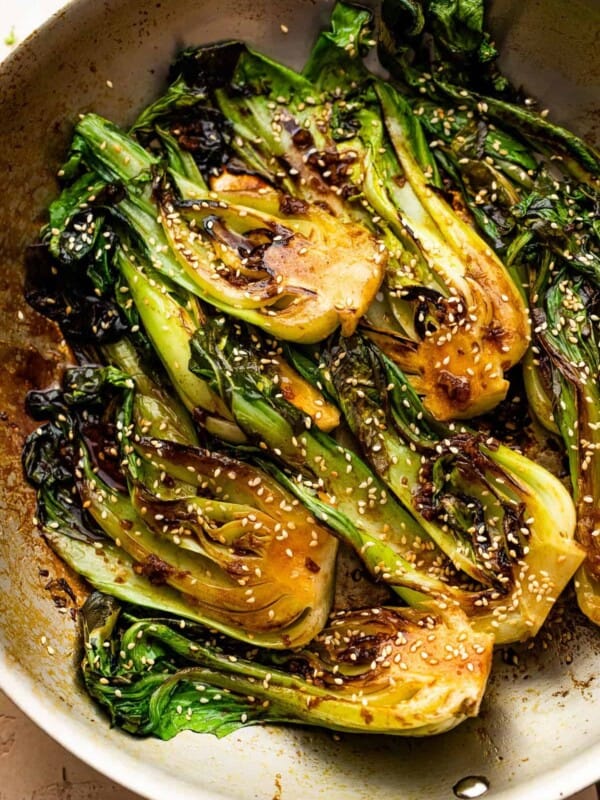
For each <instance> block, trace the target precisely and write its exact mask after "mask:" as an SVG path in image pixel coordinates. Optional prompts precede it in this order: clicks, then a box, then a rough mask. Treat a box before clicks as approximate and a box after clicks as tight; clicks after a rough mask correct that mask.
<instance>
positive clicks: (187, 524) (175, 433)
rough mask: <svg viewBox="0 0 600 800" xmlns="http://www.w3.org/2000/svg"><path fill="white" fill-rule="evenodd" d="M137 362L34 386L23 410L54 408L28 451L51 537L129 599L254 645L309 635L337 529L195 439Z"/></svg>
mask: <svg viewBox="0 0 600 800" xmlns="http://www.w3.org/2000/svg"><path fill="white" fill-rule="evenodd" d="M126 356H127V353H126V354H125V357H122V358H121V360H122V362H125V360H126ZM131 361H132V359H131V360H130V363H131ZM135 366H136V373H134V374H135V377H134V379H133V380H132V378H130V377H129V376H128V375H127V374H125V373H122V372H119V371H118V370H116V369H115V368H113V367H106V368H97V369H93V368H73V369H71V370H68V371H67V372H66V373H65V378H64V384H63V390H62V391H59V390H50V391H48V392H38V393H34V394H32V395H30V397H29V408H30V411H31V412H32V413H34V414H35V415H36V416H38V417H42V416H44V417H50V419H51V421H50V422H48V423H47V424H46V425H44V426H42V428H40V429H39V430H38V431H37V432H35V433H34V434H32V436H31V437H30V438H29V440H28V442H27V445H26V448H25V453H24V463H25V469H26V473H27V475H28V477H29V479H30V480H31V481H32V482H33V483H34V484H35V485H36V486H38V516H39V518H40V521H41V523H42V525H43V527H44V529H45V530H46V531H47V532H48V534H49V541H50V543H51V544H52V545H53V546H56V548H57V550H58V552H59V553H61V554H64V555H65V556H66V558H67V560H68V561H69V562H70V563H72V564H73V566H74V567H75V568H76V569H77V570H78V571H80V572H83V573H84V574H85V575H86V577H87V578H88V580H89V581H90V582H91V583H92V585H97V586H98V588H102V589H103V590H107V589H108V588H109V586H110V581H111V580H112V581H113V585H112V593H113V594H116V595H117V596H119V597H121V598H123V599H126V600H129V601H131V602H136V603H138V604H141V605H148V606H150V607H153V608H157V609H159V610H166V611H173V610H174V603H176V604H177V607H176V608H177V613H184V609H186V607H187V610H186V611H185V613H184V616H187V617H191V618H193V619H196V620H200V621H202V622H204V623H205V624H206V625H208V626H211V627H215V628H217V629H218V630H222V631H225V632H227V633H229V634H230V635H232V636H236V637H238V638H241V639H244V640H245V641H254V642H256V643H257V644H261V645H268V646H270V647H290V646H295V645H300V644H303V643H305V642H307V641H309V640H310V639H311V638H312V637H313V636H314V635H315V634H316V633H317V632H318V631H319V630H320V629H321V628H322V627H323V625H324V624H325V622H326V620H327V615H328V613H329V608H330V604H331V600H332V588H333V566H334V561H335V554H336V543H335V540H334V539H333V538H332V537H331V536H330V534H329V533H328V532H327V531H326V530H324V529H323V528H322V526H320V525H319V524H318V523H317V522H316V521H315V520H314V519H312V517H311V516H310V514H309V513H308V512H307V511H306V510H305V509H304V508H303V507H302V506H300V505H299V504H298V503H297V501H295V500H294V498H293V497H292V496H291V495H289V494H288V493H287V492H286V491H285V490H284V489H283V488H282V487H280V486H279V485H278V484H277V483H276V482H275V480H274V479H273V478H272V477H270V476H269V475H267V474H265V473H264V472H263V471H261V470H260V469H256V468H254V467H252V466H250V465H248V464H245V463H242V462H239V461H236V460H234V459H232V458H229V457H227V456H225V455H223V454H220V453H212V452H209V451H207V450H203V449H201V448H198V447H197V446H195V444H194V441H195V434H192V436H190V432H189V429H190V422H189V420H187V419H186V416H185V412H184V411H183V409H182V408H181V407H178V406H177V405H175V406H174V405H173V402H172V400H171V398H169V396H168V393H167V392H165V391H162V390H161V389H160V387H158V386H157V385H156V384H155V383H154V382H153V381H152V379H151V378H150V376H148V375H143V376H140V374H139V372H138V371H137V370H139V364H138V365H135ZM134 381H135V387H136V388H135V391H134V389H133V385H134ZM156 437H161V438H156ZM165 437H168V438H165ZM186 438H187V439H188V441H189V440H190V439H191V443H190V444H187V443H185V439H186ZM182 440H184V441H182ZM165 464H167V465H168V466H167V467H166V466H165ZM173 473H174V474H173ZM59 534H60V537H62V539H59ZM65 537H66V539H71V540H75V542H76V544H74V543H72V542H69V541H65V540H64V538H65ZM107 540H108V541H107ZM110 540H112V544H111V542H110ZM106 543H107V544H108V547H106V548H105V544H106ZM92 548H96V549H97V550H98V556H99V558H98V574H96V570H95V567H94V565H93V564H91V563H90V561H91V559H90V551H91V549H92ZM132 573H133V575H132ZM135 576H143V577H144V578H145V579H146V582H145V585H144V586H143V587H142V589H141V591H140V587H141V585H142V582H141V581H140V580H139V579H138V578H136V577H135ZM155 587H156V592H155V591H154V588H155ZM165 587H170V589H174V590H176V591H175V593H174V592H172V591H166V592H165V591H164V588H165Z"/></svg>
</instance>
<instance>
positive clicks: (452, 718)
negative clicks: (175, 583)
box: [83, 594, 491, 739]
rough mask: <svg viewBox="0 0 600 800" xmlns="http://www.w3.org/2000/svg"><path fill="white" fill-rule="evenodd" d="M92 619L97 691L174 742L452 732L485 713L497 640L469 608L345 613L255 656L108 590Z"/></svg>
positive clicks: (89, 652) (122, 717)
mask: <svg viewBox="0 0 600 800" xmlns="http://www.w3.org/2000/svg"><path fill="white" fill-rule="evenodd" d="M83 624H84V639H85V648H86V652H85V659H84V662H83V675H84V680H85V683H86V686H87V689H88V691H89V692H90V694H92V695H93V696H94V697H96V699H97V700H98V701H99V702H100V703H101V704H102V705H104V706H105V707H106V708H107V709H108V711H109V713H110V715H111V719H112V721H113V723H115V724H118V725H120V726H121V727H123V728H124V729H125V730H127V731H129V732H130V733H136V734H139V735H148V734H150V733H152V734H154V735H155V736H159V737H160V738H162V739H170V738H171V737H172V736H174V735H175V734H177V733H178V732H179V731H181V730H186V729H188V730H194V731H198V732H202V733H214V734H215V735H217V736H225V735H227V734H228V733H231V732H232V731H234V730H236V729H238V728H241V727H243V726H245V725H256V724H264V723H268V722H275V723H282V722H302V723H305V724H309V725H319V726H325V727H328V728H332V729H333V730H339V731H348V732H360V733H392V734H397V735H404V736H407V735H410V736H427V735H431V734H434V733H441V732H442V731H446V730H449V729H450V728H453V727H454V726H455V725H457V724H458V723H459V722H461V721H462V720H463V719H465V718H466V717H470V716H474V715H476V714H477V712H478V709H479V704H480V702H481V698H482V695H483V690H484V688H485V684H486V681H487V676H488V673H489V669H490V666H491V644H490V641H491V640H490V637H487V636H483V635H481V634H474V633H473V632H472V631H471V629H470V628H469V626H468V624H467V623H466V621H465V619H464V617H463V616H462V615H461V614H460V613H445V614H441V613H440V612H439V611H427V610H423V611H416V610H414V609H405V608H373V609H368V610H360V611H354V612H346V613H339V614H337V615H335V616H334V617H333V618H332V620H331V623H330V625H329V627H327V628H326V629H325V630H323V631H322V632H321V633H320V634H319V635H318V636H317V637H316V638H315V640H314V641H313V642H312V643H311V644H310V645H307V646H306V647H304V648H302V649H300V650H295V651H294V652H291V653H278V654H275V653H269V652H268V651H262V652H260V653H259V652H258V651H256V650H254V651H252V652H246V653H244V652H243V651H241V650H240V648H239V647H235V648H232V643H231V642H230V641H229V642H228V641H227V640H225V639H215V638H214V637H210V638H208V637H207V632H206V630H205V629H203V628H201V627H199V626H197V625H190V624H189V623H186V624H181V621H180V620H176V619H175V620H173V619H168V618H167V619H162V618H156V619H154V618H144V617H140V616H139V615H137V614H133V613H132V612H130V611H123V610H121V608H120V607H119V605H118V604H117V603H116V602H115V601H114V600H113V599H112V598H110V597H107V596H105V595H100V594H93V595H92V596H91V597H90V598H89V599H88V601H87V603H86V605H85V606H84V608H83ZM424 639H426V640H427V644H426V645H425V644H424Z"/></svg>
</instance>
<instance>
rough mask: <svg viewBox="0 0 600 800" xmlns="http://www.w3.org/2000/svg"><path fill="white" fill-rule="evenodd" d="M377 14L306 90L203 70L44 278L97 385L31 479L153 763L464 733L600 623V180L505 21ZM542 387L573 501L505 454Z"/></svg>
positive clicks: (221, 55)
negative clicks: (158, 758) (512, 398)
mask: <svg viewBox="0 0 600 800" xmlns="http://www.w3.org/2000/svg"><path fill="white" fill-rule="evenodd" d="M375 19H376V17H375V15H374V14H373V13H371V11H369V10H367V9H364V8H360V7H358V6H353V5H350V4H348V3H344V2H337V3H336V4H335V5H334V7H333V9H332V14H331V21H330V25H329V27H328V28H327V29H326V30H323V31H322V32H321V34H320V35H319V36H318V37H317V40H316V42H315V44H314V46H313V49H312V51H311V53H310V55H309V58H308V60H307V62H306V64H305V66H304V69H303V70H302V71H301V72H296V71H294V70H292V69H290V68H288V67H286V66H284V65H282V64H279V63H277V62H275V61H273V60H272V59H270V58H268V57H266V56H264V55H262V54H260V53H257V52H256V51H254V50H252V49H251V48H250V47H248V46H247V45H246V44H244V43H243V42H238V41H229V42H223V43H219V44H215V45H209V46H205V47H198V48H190V49H188V50H185V51H183V52H182V53H181V54H180V55H179V56H178V57H177V59H176V61H175V63H174V64H173V66H172V69H171V72H170V81H171V83H170V85H169V86H168V88H167V90H166V92H165V93H164V94H163V95H162V96H160V97H158V98H157V99H156V100H155V101H154V102H153V103H152V104H151V105H150V106H148V107H147V108H146V109H143V110H142V111H141V113H140V114H139V116H138V118H137V120H136V121H135V122H134V124H133V125H132V126H131V128H129V130H128V131H125V130H123V129H121V128H119V127H117V126H116V125H114V124H113V123H112V122H110V121H108V120H106V119H104V118H102V117H100V116H98V115H96V114H93V113H88V114H85V115H83V116H82V117H81V118H80V120H79V122H78V123H77V125H76V127H75V131H74V136H73V140H72V144H71V149H70V152H69V154H68V158H67V161H66V163H65V164H64V166H63V169H62V170H61V171H60V173H59V174H60V176H61V181H62V191H61V192H60V194H59V196H58V197H57V198H56V199H55V200H54V202H53V203H52V204H51V205H50V208H49V213H48V223H47V225H46V226H45V227H44V229H43V231H42V236H41V241H40V242H39V243H38V246H36V247H33V248H30V252H29V253H28V283H27V287H26V296H27V298H28V300H29V302H30V303H31V304H32V305H33V306H34V307H35V308H36V309H38V310H39V311H40V312H41V313H43V314H46V315H47V316H48V317H50V318H51V319H52V320H54V321H56V323H57V324H58V325H59V326H60V328H61V331H62V333H63V335H64V337H65V339H66V341H67V343H68V344H69V345H70V346H71V347H72V355H73V363H75V364H76V366H72V365H70V366H69V367H68V368H67V369H66V370H65V373H64V377H63V381H62V384H61V386H60V387H59V388H52V389H48V390H46V391H34V392H31V393H30V394H29V396H28V400H27V406H28V408H29V411H30V412H31V414H32V416H34V417H35V418H37V419H39V420H40V421H43V422H44V424H43V425H41V426H40V427H39V428H38V429H37V430H36V431H34V432H33V433H32V434H31V435H30V436H29V437H28V439H27V442H26V444H25V448H24V451H23V466H24V470H25V473H26V475H27V477H28V479H29V481H30V482H31V483H32V484H33V486H34V487H35V488H36V492H37V505H38V510H37V516H38V519H39V524H40V528H41V530H42V532H43V535H44V536H45V538H46V540H47V541H48V543H49V544H50V545H51V547H52V548H53V549H54V550H55V552H56V553H58V554H59V555H60V556H61V557H62V558H63V560H64V561H65V562H66V563H67V564H69V565H70V566H71V567H72V568H73V569H74V570H75V571H76V572H78V573H79V574H80V575H82V576H83V577H85V578H86V579H87V580H88V582H89V583H90V584H91V585H92V586H93V587H95V588H96V589H97V590H99V592H101V594H99V593H94V594H92V595H91V597H90V598H89V600H88V602H87V603H86V604H85V606H84V608H83V609H82V611H83V613H82V619H83V623H84V624H83V629H84V630H83V635H84V640H85V649H86V650H85V659H84V661H83V666H82V670H83V676H84V680H85V685H86V687H87V689H88V691H89V693H90V694H91V695H92V696H93V697H95V698H96V699H97V700H98V701H99V702H100V703H101V704H102V705H104V706H105V707H106V708H107V710H108V711H109V713H110V716H111V719H112V721H113V722H114V723H115V724H118V725H119V726H121V727H123V728H124V729H125V730H126V731H129V732H130V733H135V734H138V735H148V734H153V735H156V736H159V737H161V738H165V739H166V738H170V737H171V736H174V735H175V734H176V733H177V732H178V731H180V730H183V729H191V730H195V731H201V732H212V733H214V734H216V735H217V736H223V735H226V734H227V733H230V732H231V731H234V730H236V729H238V728H239V727H242V726H244V725H248V724H258V723H288V722H299V723H306V724H311V725H320V726H326V727H329V728H332V729H335V730H340V731H349V732H373V733H390V734H399V735H414V736H422V735H428V734H432V733H438V732H441V731H444V730H448V729H449V728H451V727H453V726H454V725H456V724H457V723H459V722H460V721H461V720H462V719H464V718H465V717H467V716H472V715H474V714H476V713H477V711H478V708H479V703H480V701H481V697H482V694H483V692H484V689H485V683H486V680H487V677H488V673H489V669H490V662H491V649H492V645H493V643H509V642H515V641H522V640H525V639H527V638H529V637H531V636H533V635H534V634H536V633H537V632H538V631H539V629H540V627H541V626H542V624H543V623H544V620H545V619H546V617H547V615H548V613H549V611H550V610H551V608H552V606H553V604H554V602H555V601H556V599H557V597H558V595H559V594H560V592H561V591H562V590H563V589H564V587H565V586H566V584H567V583H568V581H569V580H570V579H571V577H572V576H573V575H575V588H576V591H577V595H578V598H579V603H580V605H581V607H582V609H583V610H584V611H585V613H586V614H588V616H589V617H590V618H591V619H593V620H594V621H596V622H598V623H600V601H599V599H598V598H599V597H600V535H598V534H600V518H599V516H598V514H599V512H598V508H600V456H599V453H600V438H599V437H600V434H599V431H600V390H599V387H598V379H599V375H600V350H599V347H600V333H599V329H598V320H599V319H600V316H599V314H600V303H599V298H600V226H599V225H598V211H599V209H600V195H599V187H598V176H599V175H600V156H599V155H598V154H597V153H596V151H594V149H593V148H592V147H590V146H589V145H587V144H586V143H584V142H583V141H582V140H580V139H579V138H578V137H577V136H575V135H574V134H572V133H571V132H570V131H568V130H566V129H564V128H561V127H559V126H557V125H555V124H554V123H552V122H550V121H549V120H547V119H546V118H545V115H541V114H538V113H537V112H536V111H535V109H534V108H533V107H532V106H531V103H530V102H527V103H523V98H522V97H521V95H520V93H519V92H517V91H516V90H515V89H514V87H512V86H511V84H510V83H509V82H508V81H507V80H506V79H505V78H504V76H503V75H502V74H501V73H500V72H499V70H498V67H497V64H496V55H497V53H496V50H495V48H494V45H493V43H492V42H491V40H490V38H489V35H488V34H487V32H486V31H485V26H484V6H483V1H482V0H383V3H382V6H381V14H380V25H379V30H378V31H377V32H375V31H374V20H375ZM376 44H378V48H379V54H380V58H381V60H382V62H383V63H384V66H385V67H386V68H388V70H389V73H390V76H391V77H390V78H389V79H387V80H383V79H382V78H380V77H379V76H378V74H376V71H374V72H371V71H370V69H369V68H368V67H367V61H366V57H367V55H368V54H369V51H370V49H371V48H373V47H374V46H375V45H376ZM517 364H521V366H522V370H523V375H524V383H525V387H526V390H527V396H528V402H529V406H530V409H531V411H532V414H534V415H537V417H538V418H539V420H541V421H542V422H543V424H544V425H545V426H546V427H547V428H548V429H549V430H551V431H552V433H551V435H552V436H554V437H556V438H558V437H560V438H561V439H562V440H563V442H564V444H565V447H566V450H565V455H566V459H565V464H566V463H567V460H568V464H569V468H570V475H571V482H572V495H573V498H574V500H575V505H574V504H573V502H572V499H571V497H570V496H569V493H568V491H567V490H566V489H565V488H564V486H563V485H562V483H561V482H560V481H559V480H558V479H557V478H556V477H554V476H553V475H551V474H550V473H549V472H547V471H546V469H544V468H543V467H542V466H541V465H540V464H537V463H534V462H533V461H532V460H530V459H528V458H527V457H526V456H525V455H523V454H521V452H520V451H518V449H515V448H518V447H520V446H521V445H523V446H524V449H525V452H528V450H527V447H528V444H529V443H528V439H527V434H526V432H525V428H524V427H523V429H521V421H520V420H514V421H513V420H511V422H510V425H508V424H507V425H506V426H505V427H504V428H503V425H502V420H504V419H505V417H506V413H507V412H506V408H507V407H508V403H503V399H504V398H505V395H506V394H507V390H508V388H509V379H511V376H512V375H514V374H515V373H514V371H512V372H509V370H511V369H512V368H514V367H515V366H516V365H517ZM511 390H513V394H515V391H516V390H515V387H514V385H513V386H511ZM500 403H503V405H502V406H501V407H500V408H499V409H498V412H497V414H496V418H495V419H494V420H491V421H490V418H489V417H488V419H487V420H486V419H476V417H477V416H478V415H480V414H481V413H484V412H489V411H491V410H492V409H494V408H495V407H496V406H498V404H500ZM523 407H524V406H523ZM467 418H468V419H472V418H475V419H472V422H471V423H470V424H469V426H468V427H467V426H465V425H464V424H463V423H462V422H461V421H462V420H464V419H467ZM524 424H525V423H523V426H524ZM509 428H510V430H509ZM490 430H493V431H494V436H492V435H491V434H490V432H489V431H490ZM536 430H538V431H539V428H537V429H536ZM504 434H506V440H505V439H504ZM503 441H504V443H503ZM508 442H510V445H511V446H510V447H507V446H506V444H507V443H508ZM575 506H576V509H575ZM575 510H576V511H577V521H576V518H575ZM336 537H337V538H336ZM337 539H339V540H341V542H343V543H344V544H345V545H348V546H349V547H351V548H352V549H353V550H354V551H355V553H356V555H357V556H358V558H360V559H361V560H362V562H363V563H364V565H365V567H366V572H368V573H369V574H366V573H365V575H361V578H360V582H361V586H360V589H361V591H362V590H363V589H364V591H366V592H367V593H369V592H371V594H368V595H367V596H368V597H375V599H373V600H372V601H371V603H370V605H369V602H368V601H367V603H366V605H367V606H368V607H366V608H363V607H359V608H356V607H355V606H357V605H359V604H358V603H357V602H355V601H354V594H353V592H350V593H349V594H348V598H344V597H341V596H340V585H339V584H336V559H337V557H338V542H337ZM575 540H577V541H575ZM339 554H340V558H341V559H343V558H345V557H346V556H347V555H348V553H347V548H345V547H343V546H342V547H340V548H339ZM351 557H352V558H355V557H354V555H352V554H351ZM344 569H345V567H344V566H343V565H342V566H341V570H340V571H341V572H343V570H344ZM359 572H362V570H359ZM375 582H377V583H378V584H379V586H377V587H375V591H376V594H375V595H373V594H372V591H373V588H374V583H375ZM334 590H335V591H334ZM382 597H387V600H381V599H380V598H382ZM334 600H335V608H336V613H335V614H333V615H332V616H330V613H331V609H332V607H333V605H334ZM118 601H120V602H122V603H124V604H126V605H124V606H123V607H121V605H120V603H119V602H118ZM361 605H365V603H364V601H361ZM340 608H342V609H343V610H341V611H340V610H339V609H340ZM425 641H426V644H424V642H425Z"/></svg>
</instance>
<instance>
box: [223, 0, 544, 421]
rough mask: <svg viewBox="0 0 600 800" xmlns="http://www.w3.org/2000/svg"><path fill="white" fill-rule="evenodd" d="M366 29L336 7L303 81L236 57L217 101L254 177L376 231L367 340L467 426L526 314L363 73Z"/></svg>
mask: <svg viewBox="0 0 600 800" xmlns="http://www.w3.org/2000/svg"><path fill="white" fill-rule="evenodd" d="M369 25H370V14H369V13H368V12H366V11H365V10H364V9H359V8H357V7H354V6H350V5H346V4H344V3H337V4H336V6H335V8H334V11H333V15H332V30H331V31H328V32H326V33H324V34H322V35H321V37H320V38H319V39H318V41H317V44H316V46H315V48H314V50H313V53H312V54H311V57H310V59H309V62H308V64H307V66H306V67H305V70H304V73H303V75H302V76H301V75H298V74H297V73H294V72H292V71H291V70H289V69H287V68H285V67H282V66H281V65H279V64H275V63H273V62H271V61H269V60H268V59H265V58H264V57H263V56H260V55H258V54H256V53H254V52H252V51H250V50H247V49H242V50H241V51H240V53H239V57H238V60H237V63H236V66H235V69H234V71H233V74H232V77H231V81H230V84H231V88H230V90H229V91H228V90H227V88H226V87H223V86H221V87H220V88H219V89H218V91H217V92H216V100H217V102H218V104H219V107H220V108H221V110H222V111H223V112H224V113H225V114H226V115H227V116H228V117H229V118H230V119H231V120H232V121H233V125H234V131H235V134H236V136H235V138H234V140H233V143H232V146H233V147H234V148H235V149H236V152H237V154H238V155H239V156H240V157H241V158H242V159H244V160H245V163H246V164H247V165H248V167H251V168H255V169H258V170H259V171H260V172H261V173H262V174H265V175H268V177H269V178H270V180H272V181H275V182H277V181H279V183H280V184H281V185H282V186H285V187H286V190H288V191H294V192H295V193H296V194H297V195H298V196H300V197H301V198H303V199H305V200H311V201H314V200H316V199H319V200H320V202H322V203H326V204H327V205H328V206H329V207H330V208H331V210H332V211H333V212H334V213H335V214H337V215H338V217H340V218H342V219H345V218H356V219H359V220H361V221H363V222H365V224H368V225H370V226H371V227H373V228H374V229H375V230H377V231H379V233H380V236H381V237H382V239H383V241H384V242H385V245H386V248H387V250H388V252H389V259H388V263H387V273H386V282H385V284H384V287H383V292H382V294H381V298H379V297H378V301H377V302H376V303H374V304H373V305H372V306H371V308H370V309H369V311H368V313H367V315H366V322H367V324H368V325H369V327H370V328H371V329H372V332H371V335H372V337H373V339H374V340H375V341H377V343H378V344H379V346H380V347H382V349H384V350H385V351H386V352H387V353H388V354H389V355H390V357H392V358H393V359H394V360H396V361H397V362H398V363H399V364H400V365H401V367H402V368H403V370H404V371H405V372H406V374H407V375H408V377H409V379H410V380H411V381H412V383H413V385H414V386H415V388H416V389H417V391H418V392H419V393H420V394H421V395H422V396H423V397H424V402H425V405H426V407H427V408H428V409H429V410H430V411H431V412H432V413H433V414H434V415H435V416H436V417H438V418H440V419H451V418H456V417H469V416H474V415H475V414H478V413H482V412H483V411H487V410H489V409H490V408H493V407H494V406H495V405H497V403H498V402H499V401H500V400H501V399H502V398H503V397H504V395H505V394H506V391H507V388H508V382H507V381H506V379H505V378H504V372H505V371H506V370H507V369H508V368H510V367H511V366H512V365H514V364H516V363H517V362H518V361H519V360H520V359H521V357H522V356H523V354H524V352H525V349H526V345H527V338H528V335H529V324H528V319H527V314H526V307H525V304H524V302H523V299H522V297H521V295H520V293H519V291H518V289H517V288H516V287H515V285H514V283H513V281H512V279H511V277H510V275H509V273H508V272H507V270H506V269H505V267H504V266H503V264H502V263H501V262H500V261H499V259H498V258H497V256H496V255H495V254H494V253H493V252H492V251H491V250H490V248H489V247H488V245H487V244H486V243H485V242H484V241H483V240H482V239H481V238H480V237H479V236H478V235H477V234H476V233H475V232H474V230H473V229H472V228H471V227H470V226H469V225H467V224H466V223H465V222H464V221H463V220H462V219H461V217H460V215H458V214H457V213H455V211H454V210H453V209H452V208H451V207H450V205H449V204H447V203H446V202H445V200H444V199H443V198H442V197H441V196H440V195H439V194H438V193H437V192H436V191H435V189H436V187H437V185H438V180H437V172H436V168H435V161H434V159H433V156H432V154H431V152H430V151H429V149H428V146H427V143H426V141H425V139H424V137H423V133H422V131H421V129H420V125H419V121H418V119H417V118H416V117H415V115H414V114H413V112H412V111H411V109H410V107H409V105H408V104H407V103H406V101H405V100H404V99H403V98H402V97H401V96H400V95H399V94H398V93H397V92H396V91H395V90H394V89H393V88H392V87H391V86H390V85H389V84H387V83H384V82H383V81H379V80H377V79H375V77H374V76H373V75H372V74H370V73H369V72H368V71H367V70H366V68H365V67H364V66H363V65H362V62H361V61H360V56H361V55H363V54H364V50H365V47H364V43H365V40H367V39H368V33H369ZM240 89H242V90H243V91H240ZM282 163H283V164H284V167H287V171H286V170H285V169H284V171H283V173H282V172H281V164H282ZM344 198H345V199H346V202H343V199H344Z"/></svg>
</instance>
